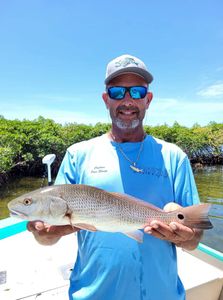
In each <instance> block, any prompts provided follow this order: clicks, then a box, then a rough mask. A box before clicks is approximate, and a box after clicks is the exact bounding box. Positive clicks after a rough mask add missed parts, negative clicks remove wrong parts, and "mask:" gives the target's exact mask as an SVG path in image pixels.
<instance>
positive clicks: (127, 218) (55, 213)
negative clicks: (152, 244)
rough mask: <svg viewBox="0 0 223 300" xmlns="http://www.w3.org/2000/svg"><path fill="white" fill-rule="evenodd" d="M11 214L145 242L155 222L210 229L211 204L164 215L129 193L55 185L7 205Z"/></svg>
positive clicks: (159, 210)
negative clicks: (118, 233)
mask: <svg viewBox="0 0 223 300" xmlns="http://www.w3.org/2000/svg"><path fill="white" fill-rule="evenodd" d="M8 208H9V210H10V212H11V215H16V216H17V217H20V218H23V219H27V220H30V221H31V220H42V221H44V222H46V223H49V224H52V225H65V224H72V225H73V226H75V227H78V228H80V229H84V230H89V231H97V230H99V231H107V232H122V233H124V234H126V235H127V236H129V237H131V238H134V239H135V240H137V241H139V242H142V240H143V233H142V231H140V230H139V229H143V228H144V227H145V225H146V224H147V225H149V224H150V222H151V221H152V220H160V221H162V222H164V223H166V224H169V223H170V222H173V221H174V222H179V223H182V224H184V225H186V226H188V227H191V228H200V229H210V228H212V224H211V222H210V220H209V218H208V211H209V208H210V204H200V205H194V206H189V207H185V208H180V209H177V210H175V211H172V212H165V211H163V210H161V209H159V208H157V207H155V206H153V205H151V204H149V203H147V202H144V201H142V200H139V199H137V198H134V197H131V196H129V195H127V194H120V193H111V192H106V191H104V190H102V189H99V188H96V187H92V186H88V185H76V184H75V185H71V184H64V185H54V186H50V187H45V188H41V189H38V190H35V191H33V192H31V193H28V194H25V195H23V196H20V197H18V198H16V199H14V200H12V201H11V202H9V204H8Z"/></svg>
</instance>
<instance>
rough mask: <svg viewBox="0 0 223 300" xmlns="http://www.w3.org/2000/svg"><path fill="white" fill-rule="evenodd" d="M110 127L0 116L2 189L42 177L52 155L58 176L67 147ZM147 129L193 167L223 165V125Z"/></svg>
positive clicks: (152, 127) (103, 131) (151, 127)
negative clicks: (14, 179) (16, 180)
mask: <svg viewBox="0 0 223 300" xmlns="http://www.w3.org/2000/svg"><path fill="white" fill-rule="evenodd" d="M110 127H111V125H110V124H104V123H97V124H96V125H85V124H77V123H67V124H65V125H61V124H59V123H56V122H54V121H53V120H51V119H46V118H43V117H41V116H40V117H38V118H37V119H35V120H33V121H30V120H22V121H21V120H8V119H5V118H4V117H3V116H0V185H1V184H3V183H4V182H5V181H6V180H7V179H8V178H10V177H11V176H16V175H20V174H21V173H23V174H24V175H27V174H29V175H38V176H39V175H40V174H42V173H43V168H44V167H43V165H42V158H43V157H44V156H45V155H46V154H49V153H55V154H56V157H57V158H56V162H55V163H54V164H53V173H54V174H56V173H57V171H58V168H59V166H60V163H61V161H62V158H63V156H64V154H65V151H66V149H67V147H69V146H70V145H72V144H73V143H77V142H80V141H83V140H88V139H91V138H93V137H96V136H99V135H102V134H104V133H106V132H108V131H109V130H110ZM144 128H145V131H146V132H147V133H148V134H150V135H153V136H155V137H157V138H161V139H164V140H165V141H167V142H171V143H174V144H177V145H178V146H179V147H181V148H182V149H183V150H184V151H185V152H186V153H187V155H188V156H189V159H190V161H191V163H192V164H195V163H198V164H221V163H223V123H220V124H219V123H215V122H211V123H209V124H208V125H207V126H200V125H198V124H194V126H192V127H191V128H188V127H185V126H181V125H180V124H178V123H177V122H175V123H174V124H173V125H172V126H168V125H167V124H164V125H158V126H147V125H146V126H144Z"/></svg>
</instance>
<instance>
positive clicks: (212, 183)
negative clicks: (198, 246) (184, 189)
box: [194, 166, 223, 252]
mask: <svg viewBox="0 0 223 300" xmlns="http://www.w3.org/2000/svg"><path fill="white" fill-rule="evenodd" d="M194 175H195V180H196V184H197V188H198V192H199V195H200V199H201V201H202V202H206V203H211V204H213V205H212V208H211V210H210V216H212V217H210V219H211V222H212V224H213V226H214V228H213V229H211V230H206V231H205V232H204V236H203V238H202V243H204V244H205V245H207V246H209V247H211V248H214V249H216V250H218V251H221V252H223V166H211V167H204V168H202V169H198V170H196V171H195V172H194Z"/></svg>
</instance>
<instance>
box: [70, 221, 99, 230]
mask: <svg viewBox="0 0 223 300" xmlns="http://www.w3.org/2000/svg"><path fill="white" fill-rule="evenodd" d="M73 226H75V227H78V228H80V229H83V230H88V231H98V230H97V228H96V227H95V226H93V225H90V224H86V223H76V224H73Z"/></svg>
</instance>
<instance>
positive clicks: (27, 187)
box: [0, 166, 223, 252]
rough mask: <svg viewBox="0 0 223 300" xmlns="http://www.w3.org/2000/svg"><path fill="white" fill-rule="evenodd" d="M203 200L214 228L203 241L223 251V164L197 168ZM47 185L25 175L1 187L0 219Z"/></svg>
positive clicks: (205, 234) (206, 233) (197, 179)
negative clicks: (14, 201) (22, 198)
mask: <svg viewBox="0 0 223 300" xmlns="http://www.w3.org/2000/svg"><path fill="white" fill-rule="evenodd" d="M194 175H195V180H196V184H197V188H198V192H199V195H200V199H201V202H207V203H210V204H213V205H212V208H211V210H210V215H211V216H212V217H211V222H212V223H213V225H214V228H213V229H211V230H207V231H205V233H204V236H203V239H202V242H203V243H204V244H206V245H208V246H210V247H212V248H214V249H216V250H219V251H221V252H223V166H211V167H204V168H201V169H197V170H196V171H195V172H194ZM41 185H47V182H46V180H44V182H43V179H42V178H34V177H24V178H21V179H16V180H14V181H13V182H12V183H10V184H9V185H7V186H5V187H2V188H1V189H0V219H4V218H7V217H8V216H9V212H8V209H7V203H8V202H9V201H10V200H12V199H13V198H15V197H18V196H20V195H22V194H24V193H26V192H29V191H32V190H35V189H37V188H40V187H41Z"/></svg>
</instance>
